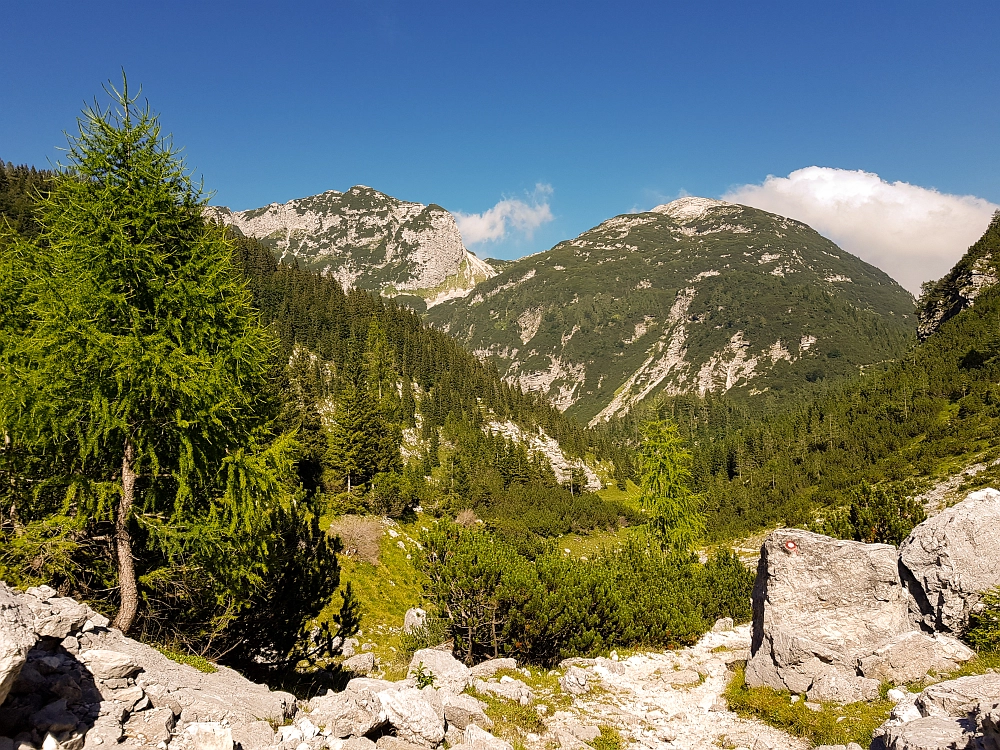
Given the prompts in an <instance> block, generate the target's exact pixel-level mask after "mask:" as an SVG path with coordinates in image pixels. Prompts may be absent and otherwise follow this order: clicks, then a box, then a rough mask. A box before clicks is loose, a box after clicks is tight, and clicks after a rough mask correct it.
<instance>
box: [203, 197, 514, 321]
mask: <svg viewBox="0 0 1000 750" xmlns="http://www.w3.org/2000/svg"><path fill="white" fill-rule="evenodd" d="M208 213H209V215H211V216H213V218H216V219H218V220H220V221H222V222H223V223H225V224H229V225H230V226H233V227H235V228H236V229H238V230H239V231H240V232H242V233H243V234H245V235H252V236H254V237H257V238H259V239H261V240H262V241H263V242H264V243H265V244H267V245H269V246H270V247H272V248H273V249H274V251H275V252H276V254H277V255H278V256H279V257H280V258H281V259H283V260H284V259H295V260H296V261H298V262H299V264H300V265H302V266H303V267H304V268H308V269H311V270H317V271H322V272H323V273H325V274H329V275H331V276H333V277H334V278H336V279H337V281H339V282H340V283H341V284H342V285H343V286H344V287H348V286H356V287H359V288H361V289H368V290H371V291H377V292H381V293H382V294H384V295H388V296H392V295H395V294H397V293H401V292H407V293H413V292H417V293H419V294H420V296H422V297H423V298H424V300H425V302H426V304H427V305H428V306H431V305H434V304H436V303H438V302H441V301H444V300H446V299H451V298H454V297H462V296H465V295H466V294H468V293H469V292H471V291H472V288H473V287H474V286H475V285H476V283H477V282H479V281H483V280H485V279H488V278H491V277H492V276H495V275H496V271H495V270H494V269H493V267H492V266H490V265H489V264H488V263H486V262H485V261H482V260H480V259H479V258H477V257H476V256H475V255H473V254H472V253H470V252H469V251H468V250H466V249H465V245H463V244H462V235H461V233H460V232H459V231H458V225H457V224H456V223H455V217H453V216H452V215H451V214H450V213H448V212H447V211H445V210H444V209H443V208H441V206H436V205H433V204H431V205H429V206H424V205H422V204H420V203H409V202H407V201H401V200H397V199H396V198H393V197H391V196H388V195H385V194H384V193H380V192H378V191H377V190H373V189H371V188H369V187H365V186H363V185H356V186H355V187H352V188H351V189H350V190H348V191H346V192H344V193H340V192H337V191H336V190H330V191H328V192H326V193H322V194H320V195H314V196H311V197H308V198H299V199H296V200H292V201H289V202H288V203H284V204H278V203H272V204H271V205H269V206H264V207H263V208H257V209H253V210H250V211H230V210H229V209H227V208H211V209H209V210H208Z"/></svg>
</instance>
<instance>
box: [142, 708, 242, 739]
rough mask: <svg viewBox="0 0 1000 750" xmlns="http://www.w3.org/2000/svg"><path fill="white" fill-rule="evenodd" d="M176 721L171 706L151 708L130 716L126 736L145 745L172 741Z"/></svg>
mask: <svg viewBox="0 0 1000 750" xmlns="http://www.w3.org/2000/svg"><path fill="white" fill-rule="evenodd" d="M176 723H177V720H176V718H175V717H174V713H173V711H171V710H170V709H169V708H151V709H150V710H149V711H140V712H139V713H135V714H132V715H131V716H130V717H129V720H128V721H127V722H126V723H125V736H126V737H132V738H135V739H139V740H142V743H143V744H145V745H156V744H157V743H159V742H170V736H171V731H172V730H173V728H174V725H175V724H176ZM230 741H232V737H230Z"/></svg>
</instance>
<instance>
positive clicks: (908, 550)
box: [899, 489, 1000, 635]
mask: <svg viewBox="0 0 1000 750" xmlns="http://www.w3.org/2000/svg"><path fill="white" fill-rule="evenodd" d="M997 550H1000V492H998V491H997V490H995V489H985V490H979V491H978V492H973V493H971V494H970V495H968V496H967V497H966V498H965V499H964V500H963V501H962V502H960V503H958V504H957V505H955V506H953V507H951V508H948V509H947V510H944V511H942V512H941V513H939V514H938V515H936V516H934V517H932V518H929V519H927V520H926V521H924V522H923V523H921V524H919V525H918V526H917V527H916V528H914V529H913V531H912V532H911V533H910V536H908V537H907V538H906V540H905V541H904V542H903V543H902V544H901V545H900V547H899V565H900V572H901V574H902V576H903V579H904V581H905V583H906V587H907V590H908V591H909V593H910V595H911V597H912V598H911V609H912V614H913V616H914V618H915V619H917V620H918V621H919V622H920V623H921V624H922V625H923V626H924V627H925V628H927V629H928V630H936V631H943V632H947V633H953V634H956V635H959V634H961V633H962V632H963V631H964V630H965V627H966V625H967V624H968V621H969V615H970V614H971V613H972V612H973V611H975V609H976V605H977V604H978V603H979V600H980V597H981V596H982V594H983V592H985V591H988V590H990V589H992V588H995V587H996V586H1000V554H997Z"/></svg>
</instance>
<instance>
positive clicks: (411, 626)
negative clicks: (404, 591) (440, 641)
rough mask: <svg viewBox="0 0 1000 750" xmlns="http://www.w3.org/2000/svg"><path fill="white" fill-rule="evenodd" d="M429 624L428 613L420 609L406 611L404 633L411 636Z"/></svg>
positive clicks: (414, 608)
mask: <svg viewBox="0 0 1000 750" xmlns="http://www.w3.org/2000/svg"><path fill="white" fill-rule="evenodd" d="M426 624H427V612H426V611H425V610H422V609H420V607H413V608H412V609H408V610H406V614H405V615H403V632H404V633H406V634H407V635H409V634H410V633H412V632H413V631H415V630H419V629H420V628H422V627H423V626H424V625H426Z"/></svg>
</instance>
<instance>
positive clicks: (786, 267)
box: [428, 198, 915, 424]
mask: <svg viewBox="0 0 1000 750" xmlns="http://www.w3.org/2000/svg"><path fill="white" fill-rule="evenodd" d="M428 319H429V320H430V321H431V322H432V323H434V325H436V326H438V327H440V328H442V329H443V330H446V331H449V332H451V333H452V334H454V335H455V336H456V337H457V338H458V339H459V341H461V342H463V343H465V344H466V345H467V346H468V347H469V348H470V349H472V350H474V351H475V352H476V353H477V354H479V355H480V356H483V357H488V358H489V359H490V360H491V361H493V362H495V363H496V365H497V367H498V368H499V369H500V371H501V372H502V373H503V375H504V377H505V378H506V379H508V380H510V381H511V382H515V383H518V384H520V385H521V387H523V388H525V389H528V390H533V391H537V392H540V393H544V394H545V395H546V396H548V398H549V399H550V400H551V401H552V402H553V403H554V404H556V405H557V406H558V407H559V408H560V409H563V410H565V411H566V412H567V413H568V414H571V415H573V416H576V417H578V418H580V419H581V420H589V421H590V422H591V424H596V423H598V422H603V421H607V420H609V419H611V418H613V417H615V416H620V415H622V414H624V413H626V412H627V411H628V410H629V409H630V408H632V407H633V406H634V405H635V404H636V403H640V402H641V401H643V400H644V399H646V398H649V397H651V396H656V395H658V394H662V393H666V394H682V393H695V394H698V395H709V394H712V395H718V394H722V393H730V394H732V395H737V396H739V397H741V398H748V397H754V398H757V399H761V400H775V401H777V400H787V399H788V398H789V396H795V395H799V394H803V393H808V392H813V391H815V389H816V384H817V383H823V382H831V381H834V380H837V379H840V378H844V377H850V376H852V375H854V374H857V372H858V371H859V369H860V368H862V367H864V366H869V365H872V364H873V363H878V362H881V361H883V360H887V359H892V358H895V357H899V356H901V355H902V354H903V353H904V352H905V351H906V350H907V349H908V347H909V346H911V344H912V341H913V331H914V328H915V318H914V315H913V299H912V297H911V296H910V295H909V293H908V292H906V291H905V290H904V289H902V288H901V287H900V286H899V285H898V284H896V283H895V282H894V281H893V280H892V279H891V278H889V277H888V276H887V275H886V274H884V273H883V272H882V271H880V270H878V269H877V268H875V267H873V266H871V265H869V264H867V263H865V262H863V261H861V260H860V259H858V258H856V257H854V256H852V255H850V254H849V253H846V252H844V251H843V250H841V249H840V248H838V247H837V246H836V245H834V244H833V243H832V242H830V241H829V240H827V239H825V238H823V237H821V236H820V235H819V234H817V233H816V232H815V231H813V230H812V229H810V228H809V227H808V226H806V225H805V224H802V223H800V222H797V221H793V220H791V219H786V218H783V217H780V216H776V215H774V214H770V213H767V212H765V211H760V210H758V209H754V208H748V207H746V206H738V205H734V204H729V203H723V202H721V201H710V200H706V199H703V198H682V199H680V200H678V201H674V202H673V203H670V204H667V205H665V206H659V207H657V208H655V209H653V210H652V211H649V212H646V213H640V214H627V215H623V216H616V217H614V218H612V219H609V220H607V221H605V222H604V223H603V224H601V225H599V226H597V227H595V228H594V229H591V230H589V231H587V232H584V233H583V234H581V235H580V236H579V237H577V238H575V239H573V240H567V241H565V242H561V243H559V244H558V245H556V246H555V247H554V248H552V249H551V250H549V251H547V252H544V253H539V254H537V255H532V256H529V257H527V258H522V259H521V260H518V261H516V262H515V263H512V264H511V265H509V266H507V267H506V268H504V270H503V271H502V273H500V274H499V275H498V276H496V277H494V278H492V279H489V280H487V281H484V282H482V283H480V284H479V285H477V287H476V288H475V290H474V291H473V292H472V294H470V295H469V296H467V297H464V298H461V299H454V300H449V301H447V302H444V303H442V304H441V305H439V306H437V307H435V308H433V309H432V310H431V311H430V312H429V313H428Z"/></svg>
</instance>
